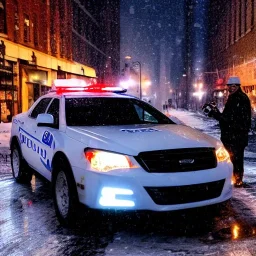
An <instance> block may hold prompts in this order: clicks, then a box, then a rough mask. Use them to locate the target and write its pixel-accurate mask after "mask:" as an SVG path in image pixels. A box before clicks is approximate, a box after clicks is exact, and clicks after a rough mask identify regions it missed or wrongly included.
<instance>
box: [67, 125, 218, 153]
mask: <svg viewBox="0 0 256 256" xmlns="http://www.w3.org/2000/svg"><path fill="white" fill-rule="evenodd" d="M66 132H67V135H68V136H70V137H72V138H73V139H76V140H79V141H80V142H82V143H84V144H85V147H90V148H98V149H104V150H109V151H114V152H120V153H123V154H127V155H138V154H139V153H140V152H143V151H153V150H163V149H177V148H195V147H214V148H217V147H219V146H221V145H222V144H221V142H220V141H219V140H217V139H215V138H213V137H211V136H209V135H207V134H204V133H202V132H200V131H198V130H196V129H193V128H191V127H188V126H185V125H176V124H167V125H125V126H105V127H103V126H100V127H95V126H94V127H88V126H86V127H68V128H67V131H66Z"/></svg>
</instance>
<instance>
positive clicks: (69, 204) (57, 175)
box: [52, 159, 78, 226]
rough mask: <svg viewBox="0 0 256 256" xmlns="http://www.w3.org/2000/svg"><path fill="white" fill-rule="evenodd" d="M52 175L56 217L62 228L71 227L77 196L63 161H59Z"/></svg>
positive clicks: (75, 212) (76, 206)
mask: <svg viewBox="0 0 256 256" xmlns="http://www.w3.org/2000/svg"><path fill="white" fill-rule="evenodd" d="M58 162H59V164H58V166H57V167H56V170H55V171H54V173H53V178H52V186H53V200H54V207H55V211H56V215H57V217H58V220H59V222H60V223H61V224H62V225H63V226H73V225H74V224H75V222H76V215H77V210H78V196H77V191H76V186H75V180H74V178H73V175H72V172H71V170H70V168H68V164H67V163H66V161H65V160H63V159H62V160H59V161H58Z"/></svg>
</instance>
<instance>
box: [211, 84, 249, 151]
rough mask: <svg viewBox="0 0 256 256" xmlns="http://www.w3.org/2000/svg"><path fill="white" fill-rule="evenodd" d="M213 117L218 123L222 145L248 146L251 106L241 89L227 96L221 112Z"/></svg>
mask: <svg viewBox="0 0 256 256" xmlns="http://www.w3.org/2000/svg"><path fill="white" fill-rule="evenodd" d="M214 117H215V118H216V119H217V120H219V122H220V130H221V141H222V142H223V144H224V145H230V144H231V145H238V146H239V145H240V146H247V145H248V132H249V130H250V128H251V104H250V100H249V98H248V96H247V95H246V94H245V93H244V92H243V91H242V90H241V88H239V89H238V90H237V91H236V92H235V93H233V94H230V95H229V97H228V100H227V102H226V104H225V108H224V110H223V112H222V113H219V115H217V116H214Z"/></svg>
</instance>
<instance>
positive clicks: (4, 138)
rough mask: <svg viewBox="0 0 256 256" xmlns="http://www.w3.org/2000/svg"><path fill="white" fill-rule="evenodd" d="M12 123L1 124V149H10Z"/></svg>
mask: <svg viewBox="0 0 256 256" xmlns="http://www.w3.org/2000/svg"><path fill="white" fill-rule="evenodd" d="M11 125H12V123H0V147H7V148H8V147H9V139H10V131H11Z"/></svg>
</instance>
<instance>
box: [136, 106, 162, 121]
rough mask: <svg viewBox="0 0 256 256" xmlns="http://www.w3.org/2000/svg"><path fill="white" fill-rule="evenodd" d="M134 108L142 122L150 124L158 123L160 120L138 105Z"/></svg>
mask: <svg viewBox="0 0 256 256" xmlns="http://www.w3.org/2000/svg"><path fill="white" fill-rule="evenodd" d="M134 107H135V110H136V112H137V114H138V116H139V118H140V120H141V121H144V122H149V123H158V120H157V119H156V118H155V117H154V116H152V115H151V114H150V113H148V112H147V111H145V110H144V109H143V108H141V107H140V106H138V105H136V104H135V105H134Z"/></svg>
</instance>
